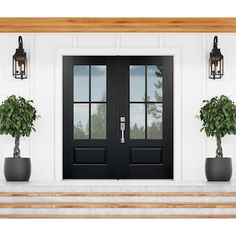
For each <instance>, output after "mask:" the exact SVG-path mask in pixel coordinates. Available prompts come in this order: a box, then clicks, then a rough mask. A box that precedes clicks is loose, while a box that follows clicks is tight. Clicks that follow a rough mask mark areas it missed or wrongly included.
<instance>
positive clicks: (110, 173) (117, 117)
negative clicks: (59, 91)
mask: <svg viewBox="0 0 236 236" xmlns="http://www.w3.org/2000/svg"><path fill="white" fill-rule="evenodd" d="M63 178H64V179H172V178H173V57H171V56H65V57H64V58H63Z"/></svg>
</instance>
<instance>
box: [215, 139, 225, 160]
mask: <svg viewBox="0 0 236 236" xmlns="http://www.w3.org/2000/svg"><path fill="white" fill-rule="evenodd" d="M216 144H217V149H216V157H221V158H222V157H223V149H222V146H221V138H220V137H217V138H216Z"/></svg>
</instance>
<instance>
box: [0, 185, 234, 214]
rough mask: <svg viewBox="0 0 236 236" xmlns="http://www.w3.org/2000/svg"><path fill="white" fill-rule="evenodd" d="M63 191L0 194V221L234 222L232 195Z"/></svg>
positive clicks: (223, 193) (227, 193) (213, 193)
mask: <svg viewBox="0 0 236 236" xmlns="http://www.w3.org/2000/svg"><path fill="white" fill-rule="evenodd" d="M174 189H175V188H174ZM41 190H45V188H44V189H41ZM66 190H67V191H65V192H62V191H61V192H50V191H39V192H32V191H29V189H28V191H26V192H22V191H19V192H18V191H17V192H13V191H12V192H6V191H4V192H0V217H1V218H108V217H109V218H236V191H231V192H225V191H223V192H215V191H213V192H212V191H211V192H210V191H209V192H206V191H204V192H184V191H180V192H173V191H168V192H112V191H110V192H72V191H69V190H68V189H66ZM180 190H183V189H180Z"/></svg>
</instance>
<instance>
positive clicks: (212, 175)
mask: <svg viewBox="0 0 236 236" xmlns="http://www.w3.org/2000/svg"><path fill="white" fill-rule="evenodd" d="M205 171H206V178H207V180H208V181H230V178H231V176H232V161H231V158H229V157H224V158H207V159H206V166H205Z"/></svg>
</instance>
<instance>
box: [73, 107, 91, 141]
mask: <svg viewBox="0 0 236 236" xmlns="http://www.w3.org/2000/svg"><path fill="white" fill-rule="evenodd" d="M88 138H89V104H74V139H88Z"/></svg>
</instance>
